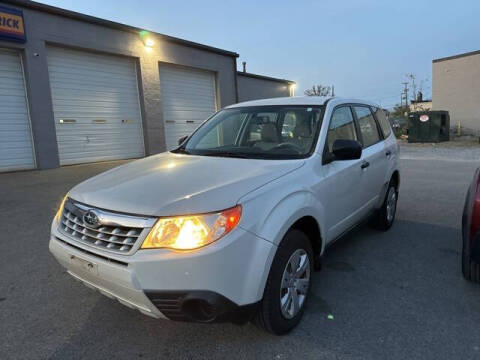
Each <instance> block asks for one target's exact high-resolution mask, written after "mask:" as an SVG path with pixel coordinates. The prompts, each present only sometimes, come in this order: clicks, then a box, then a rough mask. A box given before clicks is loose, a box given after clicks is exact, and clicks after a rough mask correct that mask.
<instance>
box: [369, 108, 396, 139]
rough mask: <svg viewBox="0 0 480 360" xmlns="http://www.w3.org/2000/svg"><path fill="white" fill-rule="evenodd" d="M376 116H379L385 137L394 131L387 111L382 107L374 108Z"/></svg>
mask: <svg viewBox="0 0 480 360" xmlns="http://www.w3.org/2000/svg"><path fill="white" fill-rule="evenodd" d="M372 110H373V112H374V113H375V117H376V118H377V121H378V123H379V124H380V128H381V129H382V133H383V137H384V138H385V139H386V138H387V137H389V136H390V134H391V133H392V128H391V126H390V121H388V119H387V116H386V115H385V111H384V110H383V109H380V108H373V109H372Z"/></svg>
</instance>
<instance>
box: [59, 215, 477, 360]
mask: <svg viewBox="0 0 480 360" xmlns="http://www.w3.org/2000/svg"><path fill="white" fill-rule="evenodd" d="M460 247H461V241H460V231H459V230H458V229H455V228H449V227H442V226H438V225H431V224H425V223H418V222H411V221H397V222H396V224H395V225H394V227H393V228H392V229H391V230H390V231H388V232H378V231H375V230H372V229H370V228H368V227H362V228H361V229H359V230H357V231H355V232H354V233H352V234H350V235H348V236H347V237H345V238H343V239H341V240H340V241H338V242H337V243H336V244H334V245H333V246H332V247H331V248H330V249H329V250H328V252H327V254H326V256H325V259H324V266H323V269H322V271H320V272H317V273H315V274H314V275H315V276H314V280H313V284H312V288H311V296H310V298H309V301H308V303H307V307H306V311H305V316H304V318H303V320H302V322H301V323H300V325H299V326H298V327H297V328H296V329H295V330H294V331H293V332H292V333H290V334H289V335H287V336H283V337H278V336H273V335H269V334H267V333H264V332H262V331H260V330H258V329H257V328H256V327H254V326H253V325H252V324H247V325H245V326H236V325H232V324H211V325H203V324H191V323H176V322H170V321H166V320H154V319H150V318H148V317H146V316H144V315H141V314H140V313H138V312H136V311H133V310H130V309H127V308H124V307H123V306H122V305H120V304H119V303H117V302H114V301H112V300H110V299H107V298H104V297H103V296H101V295H100V294H95V295H92V296H95V297H94V301H93V303H94V305H93V306H92V307H91V308H90V309H88V315H87V316H86V317H84V318H83V319H82V320H81V321H80V320H79V322H77V323H76V324H77V325H78V327H77V328H76V329H72V334H71V336H69V337H68V339H66V340H65V341H63V342H60V343H58V344H57V346H58V347H57V348H56V349H52V352H51V353H50V354H51V358H52V359H65V358H71V359H73V358H89V359H94V358H95V359H96V358H116V359H119V358H125V359H133V358H142V359H145V358H169V359H172V358H175V359H176V358H182V359H189V358H195V359H199V358H209V359H211V358H222V359H223V358H248V359H250V358H268V359H299V358H305V359H319V358H325V359H330V358H331V359H359V358H361V359H386V358H388V359H397V358H398V359H406V358H408V359H412V358H422V359H441V358H444V359H452V358H473V357H476V356H480V344H479V339H480V329H479V324H480V287H479V286H477V285H474V284H470V283H468V282H466V281H464V280H463V278H462V277H461V272H460ZM68 280H70V279H68ZM72 291H75V292H77V296H78V298H81V297H82V296H83V295H84V294H87V292H88V293H90V292H91V290H88V289H86V288H85V289H84V288H83V286H82V285H81V284H77V285H76V286H74V287H72ZM60 302H61V301H60ZM73 302H74V303H69V304H63V306H68V308H69V311H76V309H77V308H78V307H79V306H81V303H80V302H77V303H75V302H76V301H73ZM51 315H53V314H51ZM452 343H455V347H454V348H455V350H453V349H454V348H453V347H452V346H451V344H452ZM462 345H463V346H462ZM459 348H462V349H463V353H462V352H460V353H459V351H458V349H459Z"/></svg>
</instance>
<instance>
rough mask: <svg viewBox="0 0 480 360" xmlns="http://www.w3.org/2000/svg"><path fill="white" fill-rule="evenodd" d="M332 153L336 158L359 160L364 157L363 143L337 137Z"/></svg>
mask: <svg viewBox="0 0 480 360" xmlns="http://www.w3.org/2000/svg"><path fill="white" fill-rule="evenodd" d="M332 153H333V156H334V160H357V159H360V158H361V157H362V144H360V143H359V142H358V141H356V140H346V139H337V140H335V142H334V143H333V146H332Z"/></svg>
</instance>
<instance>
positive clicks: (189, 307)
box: [182, 299, 217, 322]
mask: <svg viewBox="0 0 480 360" xmlns="http://www.w3.org/2000/svg"><path fill="white" fill-rule="evenodd" d="M182 311H183V312H184V313H185V315H187V316H188V317H189V318H191V319H192V320H195V321H198V322H212V321H214V320H215V319H216V318H217V310H216V309H215V307H214V306H213V305H212V304H210V303H209V302H208V301H205V300H201V299H194V300H187V301H185V302H184V304H183V305H182Z"/></svg>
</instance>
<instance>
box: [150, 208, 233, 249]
mask: <svg viewBox="0 0 480 360" xmlns="http://www.w3.org/2000/svg"><path fill="white" fill-rule="evenodd" d="M241 216H242V207H241V206H240V205H238V206H236V207H234V208H231V209H228V210H224V211H221V212H218V213H210V214H202V215H189V216H176V217H171V218H160V219H158V221H157V222H156V223H155V225H154V226H153V228H152V230H150V233H149V234H148V236H147V238H146V239H145V241H144V242H143V244H142V249H159V248H169V249H175V250H192V249H197V248H199V247H202V246H205V245H208V244H211V243H212V242H214V241H217V240H218V239H220V238H221V237H223V236H225V235H226V234H228V233H229V232H230V231H232V230H233V229H234V228H235V227H236V226H237V224H238V223H239V222H240V218H241Z"/></svg>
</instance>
